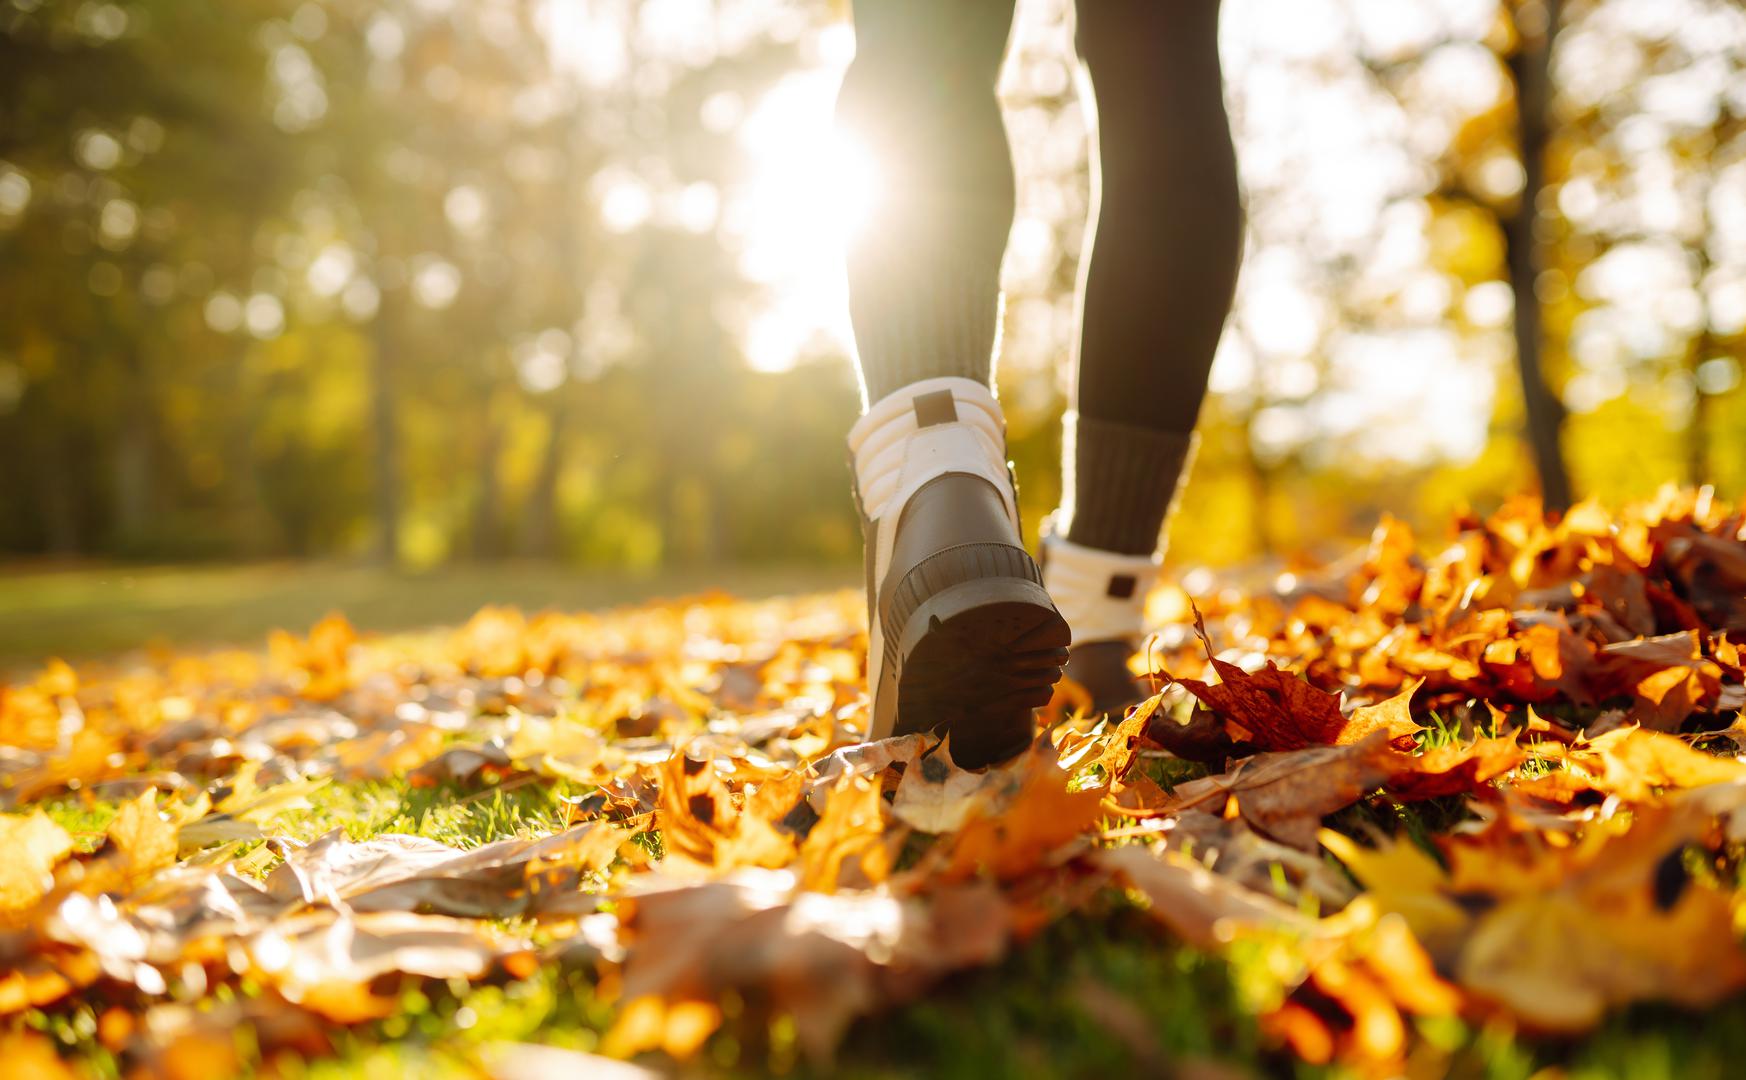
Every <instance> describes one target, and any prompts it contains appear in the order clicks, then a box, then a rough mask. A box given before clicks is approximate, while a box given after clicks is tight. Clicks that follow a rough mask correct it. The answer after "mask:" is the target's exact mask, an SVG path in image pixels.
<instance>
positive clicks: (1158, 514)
mask: <svg viewBox="0 0 1746 1080" xmlns="http://www.w3.org/2000/svg"><path fill="white" fill-rule="evenodd" d="M1194 443H1195V438H1194V433H1193V432H1192V431H1155V430H1152V429H1150V428H1143V427H1135V426H1134V425H1132V424H1122V423H1117V422H1116V421H1113V420H1099V419H1096V418H1095V417H1090V416H1080V417H1078V418H1077V420H1076V421H1072V420H1070V427H1069V435H1068V439H1067V445H1065V446H1063V447H1062V456H1063V458H1070V461H1071V464H1070V469H1071V471H1070V472H1069V473H1068V475H1067V476H1066V477H1065V479H1066V482H1067V484H1068V485H1069V486H1070V490H1071V491H1072V498H1073V519H1072V521H1071V522H1069V523H1068V526H1067V539H1068V540H1069V541H1070V542H1072V543H1075V544H1081V545H1083V546H1085V547H1090V548H1097V549H1099V550H1101V551H1113V552H1116V553H1118V554H1122V555H1145V554H1148V553H1150V552H1152V551H1154V550H1156V549H1157V546H1158V543H1159V535H1158V534H1159V533H1160V532H1162V531H1163V528H1164V518H1165V516H1166V515H1167V514H1168V513H1169V512H1170V503H1171V500H1172V499H1174V498H1175V496H1176V488H1177V485H1178V483H1179V482H1180V480H1181V479H1182V476H1183V474H1184V473H1185V472H1186V471H1187V466H1188V463H1189V459H1190V458H1191V457H1192V456H1193V453H1194ZM1064 463H1066V462H1064Z"/></svg>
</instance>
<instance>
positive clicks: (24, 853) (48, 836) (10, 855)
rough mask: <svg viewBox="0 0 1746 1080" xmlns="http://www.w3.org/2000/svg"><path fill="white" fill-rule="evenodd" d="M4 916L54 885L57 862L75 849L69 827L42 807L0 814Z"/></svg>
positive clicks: (0, 898)
mask: <svg viewBox="0 0 1746 1080" xmlns="http://www.w3.org/2000/svg"><path fill="white" fill-rule="evenodd" d="M0 850H3V851H5V852H6V857H5V858H4V859H0V919H3V918H5V917H6V916H8V915H12V914H14V913H16V912H20V911H23V910H26V909H28V908H29V907H31V906H32V905H33V904H35V903H36V902H37V901H38V900H41V899H42V897H43V894H44V893H46V892H47V891H48V889H49V887H50V886H51V885H53V884H54V868H55V864H56V863H58V862H60V861H61V860H62V859H64V858H66V856H67V853H68V852H70V851H72V850H73V838H72V837H71V836H69V835H67V830H65V829H63V828H61V827H60V826H59V825H57V824H55V823H54V822H53V821H51V820H49V817H48V815H47V814H44V813H43V812H42V811H41V810H38V811H36V812H35V813H33V814H31V815H30V816H29V817H23V816H20V815H16V814H7V815H5V816H4V817H0Z"/></svg>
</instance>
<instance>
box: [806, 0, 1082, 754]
mask: <svg viewBox="0 0 1746 1080" xmlns="http://www.w3.org/2000/svg"><path fill="white" fill-rule="evenodd" d="M1012 10H1013V0H859V2H857V3H856V4H855V32H856V55H855V62H854V64H853V65H851V67H850V69H849V71H848V74H847V76H846V77H845V79H844V82H843V89H842V93H841V96H840V97H839V99H838V108H837V111H838V116H839V118H840V119H841V121H842V122H843V123H844V124H845V125H847V126H848V127H849V128H850V129H851V130H852V131H853V132H854V134H855V135H856V136H857V137H859V138H861V139H863V140H865V141H866V142H867V143H868V145H869V148H870V149H871V150H872V152H873V154H874V156H875V158H876V160H877V162H878V165H879V169H880V173H881V175H880V177H879V180H880V184H879V191H878V195H879V199H878V202H877V204H876V206H875V208H874V212H873V220H872V221H871V222H870V223H869V224H868V227H867V228H866V229H865V230H864V231H863V233H862V235H861V237H860V238H859V239H858V240H857V242H856V244H855V246H854V248H853V250H851V251H850V253H849V307H850V315H851V317H852V320H853V322H854V328H855V340H856V344H857V347H858V351H859V353H860V361H861V366H860V370H861V381H862V386H863V389H864V391H865V393H866V406H867V408H866V413H865V415H863V416H862V417H861V419H860V421H858V422H857V423H856V424H855V427H854V429H853V430H852V431H851V432H850V434H849V447H850V451H851V454H852V455H853V458H854V468H855V490H856V498H857V502H858V504H859V507H860V510H861V516H862V524H863V528H864V531H865V541H866V546H867V593H868V624H869V634H870V641H869V650H868V684H869V691H870V695H871V718H870V722H869V725H868V727H869V732H868V734H869V735H870V736H871V737H873V738H885V737H887V736H890V735H896V734H903V733H905V732H910V731H921V730H947V731H949V733H950V736H951V748H952V753H953V756H954V757H955V759H956V760H957V761H958V762H959V764H962V765H967V766H974V765H981V764H986V763H989V762H992V761H995V760H999V759H1000V758H1003V757H1006V756H1009V755H1010V754H1013V753H1016V752H1018V751H1020V750H1022V749H1024V748H1025V747H1026V746H1027V745H1029V743H1030V741H1031V739H1032V737H1033V736H1034V734H1035V727H1034V724H1033V721H1032V709H1033V708H1034V707H1036V706H1038V705H1042V704H1044V703H1046V702H1047V701H1048V700H1049V696H1050V690H1051V687H1053V685H1054V683H1055V682H1056V681H1057V680H1058V679H1059V678H1060V675H1061V665H1062V663H1063V662H1064V661H1065V660H1066V656H1067V650H1066V646H1067V642H1068V631H1067V624H1066V622H1065V621H1064V620H1063V619H1062V618H1061V616H1060V614H1059V613H1058V612H1057V611H1056V610H1055V607H1054V605H1053V603H1051V602H1050V600H1049V596H1048V593H1047V592H1046V591H1044V589H1043V586H1042V574H1041V572H1040V571H1039V570H1038V568H1037V566H1036V563H1035V562H1034V561H1033V560H1032V559H1031V556H1030V554H1029V553H1028V552H1026V551H1025V549H1024V547H1023V543H1022V541H1021V539H1020V534H1019V529H1018V506H1017V500H1016V499H1015V498H1014V494H1013V488H1012V480H1011V476H1010V474H1009V473H1008V471H1007V464H1006V430H1005V419H1004V418H1003V416H1002V414H1001V410H1000V405H999V403H998V402H997V401H996V400H995V397H994V394H993V391H992V388H991V386H990V381H991V379H990V376H991V372H992V367H993V358H994V353H995V349H996V342H997V340H998V337H999V322H1000V300H999V275H1000V260H1001V255H1002V253H1003V251H1004V249H1005V246H1006V237H1007V234H1008V233H1009V232H1010V231H1011V228H1012V215H1013V176H1012V163H1011V156H1010V153H1009V151H1008V149H1007V144H1006V132H1005V129H1004V126H1003V125H1002V123H1001V118H1000V109H999V105H998V104H997V103H996V101H995V96H994V85H995V79H996V77H997V75H998V72H999V69H1000V63H1001V58H1002V56H1003V54H1004V53H1005V50H1006V39H1007V35H1008V33H1009V31H1010V29H1011V24H1012Z"/></svg>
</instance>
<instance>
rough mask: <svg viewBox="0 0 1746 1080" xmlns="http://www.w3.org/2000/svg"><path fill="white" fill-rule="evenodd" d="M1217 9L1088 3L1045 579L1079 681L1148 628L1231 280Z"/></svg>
mask: <svg viewBox="0 0 1746 1080" xmlns="http://www.w3.org/2000/svg"><path fill="white" fill-rule="evenodd" d="M1218 17H1219V4H1218V0H1171V2H1168V3H1160V2H1158V0H1082V2H1081V3H1080V4H1079V10H1078V20H1079V25H1078V44H1079V53H1080V57H1081V59H1082V61H1083V63H1084V69H1085V73H1086V74H1087V75H1088V76H1089V79H1088V80H1085V81H1082V87H1085V88H1086V89H1087V90H1088V91H1089V90H1090V89H1091V88H1093V87H1094V88H1095V94H1096V97H1095V105H1092V104H1091V103H1090V102H1088V107H1087V115H1088V117H1090V118H1092V120H1093V122H1092V123H1091V125H1090V127H1091V128H1092V131H1093V136H1092V138H1093V149H1094V154H1093V160H1094V173H1093V215H1092V221H1091V227H1089V228H1088V229H1087V231H1086V247H1085V251H1084V253H1083V257H1082V262H1081V269H1080V275H1081V276H1080V289H1081V293H1080V298H1081V299H1080V305H1081V306H1080V312H1081V339H1080V348H1079V353H1078V357H1077V362H1076V376H1075V378H1076V388H1075V395H1074V401H1073V403H1072V408H1071V409H1070V411H1069V413H1068V416H1067V419H1066V431H1065V434H1066V438H1065V440H1064V443H1065V445H1064V447H1063V473H1064V476H1063V480H1064V484H1063V507H1062V509H1061V511H1059V512H1058V513H1057V515H1056V519H1055V522H1054V525H1055V528H1056V530H1057V543H1056V545H1055V546H1054V547H1053V548H1052V549H1050V550H1049V551H1048V555H1047V560H1048V564H1049V567H1050V570H1049V577H1050V579H1051V580H1050V591H1051V593H1052V594H1054V595H1055V599H1056V602H1057V603H1059V604H1060V605H1061V607H1062V610H1063V612H1064V613H1065V614H1066V615H1067V618H1068V621H1069V623H1070V624H1072V625H1073V632H1074V640H1075V643H1076V648H1075V659H1074V663H1073V665H1072V666H1070V667H1069V669H1068V674H1069V675H1070V676H1075V677H1082V675H1084V676H1085V677H1086V679H1085V681H1096V679H1097V677H1098V676H1099V675H1100V672H1099V668H1101V669H1102V672H1101V675H1103V676H1107V675H1108V673H1109V671H1110V670H1111V669H1112V665H1111V663H1109V661H1110V659H1111V658H1116V659H1117V663H1116V664H1115V665H1114V667H1115V669H1117V670H1119V668H1120V664H1122V663H1125V660H1126V655H1127V650H1128V649H1131V647H1132V644H1133V642H1132V641H1131V640H1125V639H1129V638H1132V637H1135V636H1137V635H1138V633H1139V630H1140V625H1139V619H1140V616H1141V607H1142V603H1143V600H1144V592H1145V586H1146V584H1147V583H1148V579H1149V578H1150V577H1152V576H1154V575H1155V570H1153V569H1152V567H1153V566H1154V565H1155V562H1156V553H1157V548H1158V545H1159V543H1160V539H1161V538H1160V533H1161V531H1162V528H1163V525H1164V520H1165V517H1166V515H1167V513H1168V510H1169V508H1170V504H1171V501H1172V499H1173V498H1174V496H1175V492H1176V488H1177V484H1178V481H1179V480H1180V478H1181V476H1182V474H1183V472H1184V471H1185V469H1186V467H1187V464H1188V462H1189V459H1190V457H1191V456H1192V451H1193V446H1194V425H1195V419H1196V417H1197V416H1198V414H1199V412H1200V403H1201V399H1202V397H1203V396H1204V395H1205V392H1206V380H1207V372H1208V370H1209V369H1210V368H1211V366H1212V359H1213V352H1214V349H1215V348H1216V347H1217V345H1218V340H1219V336H1220V334H1221V333H1222V331H1223V329H1224V322H1225V316H1226V314H1227V312H1228V311H1229V308H1230V302H1231V296H1232V291H1233V289H1234V288H1235V284H1236V277H1237V263H1238V259H1239V256H1240V254H1241V250H1242V207H1241V203H1240V199H1239V194H1238V188H1237V170H1236V158H1235V154H1234V152H1233V149H1232V145H1231V136H1230V126H1229V122H1228V120H1227V118H1226V116H1225V106H1224V94H1223V85H1222V77H1221V72H1220V68H1219V55H1218ZM1060 539H1064V540H1065V541H1067V543H1066V544H1061V543H1059V540H1060ZM1099 641H1110V642H1116V641H1120V642H1121V644H1119V645H1110V646H1104V647H1102V648H1098V647H1096V645H1095V643H1096V642H1099ZM1098 654H1101V655H1098ZM1096 660H1102V661H1103V663H1101V664H1099V663H1096V662H1095V661H1096ZM1088 661H1093V662H1088ZM1104 681H1105V682H1106V683H1107V678H1105V679H1104ZM1098 689H1099V688H1097V687H1093V690H1094V693H1095V692H1096V691H1097V690H1098ZM1106 689H1107V687H1106Z"/></svg>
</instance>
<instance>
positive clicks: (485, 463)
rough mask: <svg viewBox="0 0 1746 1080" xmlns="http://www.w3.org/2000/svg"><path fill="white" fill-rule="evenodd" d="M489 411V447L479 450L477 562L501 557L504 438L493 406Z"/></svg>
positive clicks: (474, 544) (475, 528)
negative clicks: (499, 505)
mask: <svg viewBox="0 0 1746 1080" xmlns="http://www.w3.org/2000/svg"><path fill="white" fill-rule="evenodd" d="M485 412H486V416H485V445H484V446H483V447H481V448H480V450H479V496H478V498H477V499H476V500H475V501H474V503H473V542H472V549H473V558H475V559H492V558H496V557H497V555H498V554H499V550H498V545H497V537H498V535H499V533H500V530H499V527H498V526H499V522H498V514H497V501H498V500H497V494H498V492H497V457H498V450H499V449H500V447H501V444H502V442H503V439H502V431H501V430H500V429H499V427H498V423H497V419H496V418H495V417H494V416H492V415H491V407H490V405H489V404H487V405H486V408H485Z"/></svg>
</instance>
